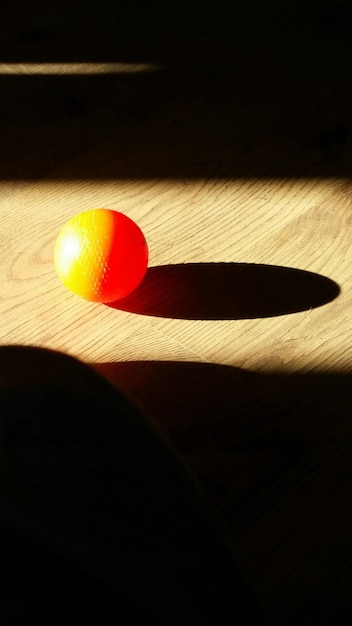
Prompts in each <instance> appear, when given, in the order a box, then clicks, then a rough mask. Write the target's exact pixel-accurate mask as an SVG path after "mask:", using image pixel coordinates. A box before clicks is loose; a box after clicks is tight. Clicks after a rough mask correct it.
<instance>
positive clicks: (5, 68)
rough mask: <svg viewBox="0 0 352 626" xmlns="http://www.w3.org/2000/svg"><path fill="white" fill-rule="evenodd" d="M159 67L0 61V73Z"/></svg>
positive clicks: (156, 67)
mask: <svg viewBox="0 0 352 626" xmlns="http://www.w3.org/2000/svg"><path fill="white" fill-rule="evenodd" d="M161 69H162V68H161V67H160V66H159V65H153V64H151V63H0V75H4V74H16V75H28V74H44V75H46V76H56V75H60V74H75V75H76V74H140V73H143V72H155V71H160V70H161Z"/></svg>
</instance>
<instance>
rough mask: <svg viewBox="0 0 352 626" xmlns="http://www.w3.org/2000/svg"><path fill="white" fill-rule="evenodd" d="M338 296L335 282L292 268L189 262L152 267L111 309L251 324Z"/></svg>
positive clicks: (318, 304) (306, 308)
mask: <svg viewBox="0 0 352 626" xmlns="http://www.w3.org/2000/svg"><path fill="white" fill-rule="evenodd" d="M339 292H340V289H339V286H338V285H337V283H335V282H334V281H333V280H331V279H330V278H327V277H325V276H321V275H319V274H315V273H312V272H307V271H304V270H299V269H294V268H290V267H281V266H276V265H261V264H255V263H185V264H176V265H164V266H157V267H150V268H149V269H148V271H147V274H146V276H145V279H144V281H143V283H142V284H141V285H140V286H139V287H138V288H137V289H136V290H135V291H134V292H133V293H132V294H131V295H130V296H128V297H127V298H124V299H123V300H119V301H118V302H114V303H111V304H109V306H111V307H113V308H115V309H119V310H121V311H129V312H131V313H138V314H140V315H151V316H155V317H168V318H175V319H189V320H233V319H252V318H263V317H273V316H276V315H284V314H288V313H296V312H299V311H305V310H309V309H311V308H315V307H318V306H322V305H323V304H326V303H328V302H331V301H332V300H334V299H335V298H336V297H337V296H338V294H339Z"/></svg>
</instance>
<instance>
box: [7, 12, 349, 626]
mask: <svg viewBox="0 0 352 626" xmlns="http://www.w3.org/2000/svg"><path fill="white" fill-rule="evenodd" d="M3 4H4V5H5V8H4V9H2V11H3V14H2V16H1V25H0V34H1V37H0V42H1V43H0V150H1V162H0V179H1V180H0V216H1V222H0V238H1V246H0V262H1V266H0V268H1V269H0V271H1V280H0V313H1V317H0V319H1V329H0V340H1V343H2V344H26V345H35V346H45V347H49V348H53V349H57V350H61V351H64V352H66V353H68V354H71V355H73V356H76V357H78V358H80V359H83V360H84V361H86V362H88V363H91V364H93V365H94V366H95V367H97V368H98V369H99V370H100V371H102V372H103V373H104V374H105V375H106V376H107V377H108V378H109V379H111V380H112V381H114V382H115V383H116V384H117V385H118V386H119V387H121V388H122V389H123V390H125V391H126V392H127V393H129V394H131V396H132V397H133V398H134V400H135V401H136V402H137V403H138V404H139V405H140V406H141V407H142V408H143V410H144V411H145V412H146V413H147V414H148V415H149V417H150V419H151V420H152V421H153V422H154V423H155V424H156V426H157V428H158V429H159V430H160V431H161V432H162V433H163V434H164V435H165V436H166V437H168V438H169V439H170V440H171V442H172V443H173V444H174V445H175V446H176V448H177V449H178V450H179V451H180V452H181V454H182V455H183V456H184V458H185V459H186V460H187V461H188V462H189V463H190V465H191V466H192V468H193V469H194V470H195V471H196V473H197V474H198V476H199V477H200V479H201V481H202V483H203V484H204V487H205V489H206V491H207V493H208V494H209V497H210V498H211V499H212V500H213V501H214V502H215V504H216V505H217V506H218V508H219V509H220V512H221V513H222V515H223V516H224V519H225V523H226V525H227V527H228V529H229V531H230V533H231V538H232V540H233V546H234V550H235V554H236V557H237V559H238V562H239V564H240V566H241V568H242V569H243V571H244V573H245V576H246V577H247V578H248V580H249V582H250V584H251V585H252V587H253V589H254V591H255V593H256V594H257V596H258V598H259V599H260V600H261V602H262V603H263V605H264V607H265V609H266V611H267V612H268V614H269V616H270V620H271V623H272V624H273V625H279V624H280V625H286V624H287V625H289V626H294V625H298V624H300V625H301V626H303V625H308V624H312V623H315V622H316V621H318V620H319V623H320V624H324V625H325V624H340V623H344V622H343V620H344V615H345V612H347V614H349V621H350V620H351V613H352V507H351V491H352V341H351V338H352V282H351V271H352V143H351V132H352V81H351V68H352V63H351V61H352V48H351V41H352V38H351V35H352V27H351V24H352V21H351V17H352V12H351V8H350V6H349V3H348V2H343V1H340V2H338V3H336V2H335V3H333V2H332V1H331V2H330V1H329V0H326V1H325V2H321V3H319V10H318V9H317V3H315V2H313V1H312V0H311V1H307V2H304V3H303V2H302V3H300V4H298V5H297V3H295V4H294V3H293V2H289V3H285V7H286V8H285V11H284V12H278V10H277V8H278V5H277V3H276V2H274V1H273V0H268V2H263V3H260V2H257V1H254V0H252V1H248V2H242V3H236V2H234V3H227V2H225V0H222V1H221V2H219V3H217V4H216V6H215V5H212V6H209V7H208V6H207V5H204V3H203V2H198V0H191V1H188V2H186V1H185V0H184V1H183V0H179V2H177V3H169V4H168V3H167V2H165V3H161V2H159V3H158V2H154V3H143V2H139V3H137V2H129V3H126V5H125V6H122V5H121V6H120V7H119V8H118V9H117V8H116V6H117V5H118V4H119V3H116V2H115V3H114V2H112V1H110V2H109V1H108V0H100V2H98V3H93V2H80V1H78V2H76V3H75V5H74V9H72V3H71V2H68V1H67V2H64V1H61V2H60V3H59V2H56V1H55V0H53V1H52V2H51V3H40V2H34V3H23V5H24V6H23V7H22V6H21V9H20V10H19V8H18V6H15V5H16V3H8V7H7V8H6V4H7V3H6V2H5V3H3ZM17 4H18V3H17ZM41 4H43V6H41ZM29 5H30V6H31V9H29V8H28V6H29ZM56 5H57V6H56ZM114 7H115V8H114ZM95 207H108V208H111V209H116V210H118V211H122V212H124V213H126V214H127V215H129V216H130V217H131V218H132V219H134V220H135V221H136V222H137V223H138V224H139V225H140V227H141V228H142V230H143V231H144V233H145V236H146V239H147V241H148V245H149V251H150V268H149V270H148V273H147V276H146V278H145V281H144V282H143V284H142V285H141V287H140V288H139V289H138V290H137V291H136V292H135V293H134V294H132V295H131V296H130V297H129V298H127V299H125V300H124V301H121V302H116V303H114V304H113V305H112V306H105V305H101V304H93V303H89V302H86V301H84V300H81V299H80V298H78V297H76V296H74V295H72V294H71V293H70V292H68V291H67V290H65V288H64V287H63V286H62V285H61V283H60V282H59V280H58V278H57V277H56V274H55V269H54V266H53V246H54V242H55V238H56V236H57V234H58V232H59V230H60V228H61V226H62V225H63V224H64V223H65V222H66V221H67V220H68V219H69V218H71V217H72V216H73V215H74V214H76V213H78V212H80V211H82V210H85V209H89V208H95Z"/></svg>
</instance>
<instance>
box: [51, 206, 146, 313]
mask: <svg viewBox="0 0 352 626" xmlns="http://www.w3.org/2000/svg"><path fill="white" fill-rule="evenodd" d="M54 263H55V269H56V272H57V275H58V277H59V279H60V280H61V282H62V283H63V284H64V285H65V287H67V288H68V289H69V290H70V291H72V292H73V293H74V294H76V295H78V296H81V297H82V298H84V299H85V300H89V301H91V302H103V303H108V302H114V301H116V300H120V299H121V298H125V297H126V296H128V295H129V294H130V293H131V292H132V291H134V289H136V287H138V285H139V284H140V283H141V282H142V280H143V278H144V276H145V273H146V271H147V266H148V246H147V242H146V240H145V237H144V235H143V233H142V231H141V229H140V228H139V226H138V225H137V224H136V223H135V222H134V221H133V220H132V219H130V218H129V217H127V215H124V214H123V213H119V212H118V211H113V210H111V209H91V210H89V211H83V212H82V213H78V215H75V216H74V217H73V218H72V219H70V220H69V221H68V222H67V223H66V224H65V225H64V226H63V228H62V230H61V231H60V233H59V235H58V237H57V239H56V242H55V250H54Z"/></svg>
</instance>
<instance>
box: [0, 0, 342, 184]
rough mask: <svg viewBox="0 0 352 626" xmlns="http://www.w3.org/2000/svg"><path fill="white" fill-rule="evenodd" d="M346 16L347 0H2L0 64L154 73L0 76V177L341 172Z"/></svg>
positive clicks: (133, 176) (263, 174)
mask: <svg viewBox="0 0 352 626" xmlns="http://www.w3.org/2000/svg"><path fill="white" fill-rule="evenodd" d="M351 23H352V10H351V6H350V3H349V2H348V1H347V0H339V1H338V2H334V1H333V0H325V1H324V2H321V3H319V4H318V5H317V3H316V2H314V1H313V0H310V1H306V2H303V0H301V2H297V3H288V4H287V3H286V4H285V5H282V6H280V7H278V5H277V2H276V0H275V1H274V0H268V1H267V2H259V1H256V0H253V1H251V2H244V1H241V2H239V1H234V2H229V1H227V0H220V1H219V2H218V3H216V5H214V4H213V3H209V2H201V1H200V0H187V1H186V0H179V1H178V2H175V1H173V2H159V1H157V0H154V1H152V2H144V1H142V0H139V1H138V2H129V3H127V2H123V3H122V2H114V1H113V0H102V1H101V2H99V3H96V2H82V1H81V0H78V2H76V3H75V4H74V6H73V5H72V3H71V2H67V1H66V0H64V1H62V0H61V1H60V2H58V0H53V1H52V2H50V3H48V2H44V1H43V0H41V1H40V0H39V1H36V2H33V3H32V2H31V3H28V2H13V3H10V2H9V1H6V2H4V3H2V5H1V8H0V63H5V64H6V63H7V64H8V63H21V64H22V63H23V64H25V63H41V64H45V63H97V62H101V63H112V62H116V63H117V62H118V63H132V64H133V63H144V64H148V63H151V64H153V65H155V66H158V67H160V71H156V72H149V73H145V74H143V75H141V74H131V75H126V74H120V75H118V74H110V75H109V74H106V75H104V76H93V75H92V76H89V75H85V76H83V75H74V76H67V75H65V76H59V75H57V76H45V75H30V76H29V75H28V74H26V72H27V70H26V69H25V68H22V70H21V69H18V68H17V71H19V72H22V73H24V75H21V74H16V72H15V71H14V72H13V73H12V74H10V75H1V74H0V93H1V98H0V149H1V154H2V155H3V157H2V159H1V164H0V178H7V177H10V178H21V179H36V178H39V177H42V176H45V177H49V178H59V179H65V178H67V179H76V178H87V179H91V178H102V179H104V178H155V177H156V178H164V177H170V178H180V177H181V178H184V177H185V178H194V177H215V178H219V177H223V178H229V179H231V178H239V177H247V178H249V177H264V178H270V177H275V178H276V177H301V176H302V177H309V176H317V177H320V176H321V177H324V176H350V173H351V165H352V150H351V146H352V144H351V137H352V113H351V111H352V84H351V81H350V80H349V77H350V72H351V67H352V37H351V35H352V29H351V27H350V24H351ZM5 155H6V158H5ZM82 155H85V156H84V158H79V157H81V156H82ZM63 165H64V166H65V167H63Z"/></svg>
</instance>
